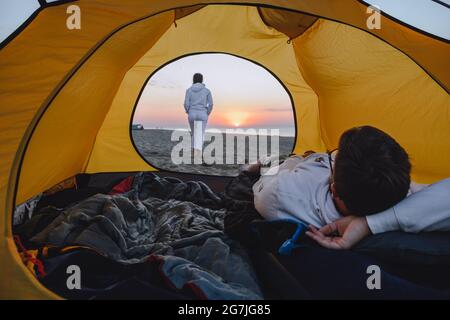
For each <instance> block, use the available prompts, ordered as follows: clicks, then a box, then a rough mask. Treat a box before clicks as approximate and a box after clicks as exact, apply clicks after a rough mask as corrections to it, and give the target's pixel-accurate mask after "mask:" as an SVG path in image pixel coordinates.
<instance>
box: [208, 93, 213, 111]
mask: <svg viewBox="0 0 450 320" xmlns="http://www.w3.org/2000/svg"><path fill="white" fill-rule="evenodd" d="M207 100H208V101H207V103H208V115H209V114H210V113H211V111H212V108H213V99H212V95H211V91H208V96H207Z"/></svg>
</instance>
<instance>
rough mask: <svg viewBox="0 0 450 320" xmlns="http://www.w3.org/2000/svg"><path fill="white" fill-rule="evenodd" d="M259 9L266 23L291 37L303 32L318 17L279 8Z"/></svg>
mask: <svg viewBox="0 0 450 320" xmlns="http://www.w3.org/2000/svg"><path fill="white" fill-rule="evenodd" d="M258 11H259V14H260V16H261V19H262V21H264V23H265V24H266V25H268V26H269V27H272V28H274V29H276V30H278V31H280V32H282V33H284V34H285V35H287V36H288V37H289V39H294V38H297V37H298V36H300V35H301V34H303V33H304V32H305V31H306V30H308V28H309V27H311V26H312V25H313V24H314V22H316V21H317V19H318V18H317V17H314V16H310V15H307V14H302V13H297V12H292V11H285V10H279V9H271V8H258Z"/></svg>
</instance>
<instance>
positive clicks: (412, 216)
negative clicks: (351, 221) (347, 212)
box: [366, 178, 450, 234]
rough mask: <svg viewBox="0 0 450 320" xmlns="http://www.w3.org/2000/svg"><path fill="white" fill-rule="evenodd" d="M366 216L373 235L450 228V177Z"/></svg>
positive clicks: (445, 229)
mask: <svg viewBox="0 0 450 320" xmlns="http://www.w3.org/2000/svg"><path fill="white" fill-rule="evenodd" d="M366 219H367V224H368V225H369V228H370V230H371V231H372V233H374V234H376V233H382V232H387V231H392V230H403V231H406V232H421V231H450V178H448V179H445V180H442V181H439V182H437V183H434V184H432V185H430V186H428V187H426V188H423V189H422V190H420V191H418V192H416V193H413V194H412V195H410V196H409V197H407V198H405V199H404V200H402V201H400V202H399V203H398V204H396V205H395V206H394V207H392V208H390V209H388V210H386V211H383V212H381V213H377V214H374V215H371V216H367V217H366Z"/></svg>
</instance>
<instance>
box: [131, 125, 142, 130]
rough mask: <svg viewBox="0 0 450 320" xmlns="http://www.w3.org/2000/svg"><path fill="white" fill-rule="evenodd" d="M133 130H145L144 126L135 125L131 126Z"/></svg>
mask: <svg viewBox="0 0 450 320" xmlns="http://www.w3.org/2000/svg"><path fill="white" fill-rule="evenodd" d="M131 129H132V130H144V126H143V125H142V124H133V125H131Z"/></svg>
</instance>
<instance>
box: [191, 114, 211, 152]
mask: <svg viewBox="0 0 450 320" xmlns="http://www.w3.org/2000/svg"><path fill="white" fill-rule="evenodd" d="M188 120H189V126H190V128H191V144H192V148H194V149H197V150H203V141H204V139H205V130H206V125H207V124H208V114H207V113H206V112H204V111H199V110H191V111H189V114H188Z"/></svg>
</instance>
